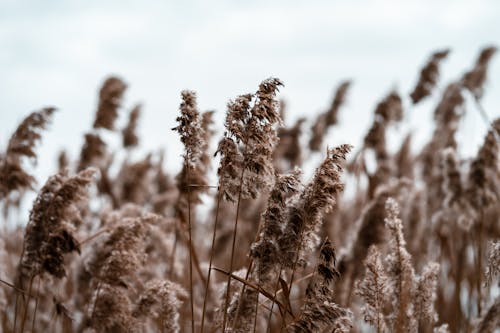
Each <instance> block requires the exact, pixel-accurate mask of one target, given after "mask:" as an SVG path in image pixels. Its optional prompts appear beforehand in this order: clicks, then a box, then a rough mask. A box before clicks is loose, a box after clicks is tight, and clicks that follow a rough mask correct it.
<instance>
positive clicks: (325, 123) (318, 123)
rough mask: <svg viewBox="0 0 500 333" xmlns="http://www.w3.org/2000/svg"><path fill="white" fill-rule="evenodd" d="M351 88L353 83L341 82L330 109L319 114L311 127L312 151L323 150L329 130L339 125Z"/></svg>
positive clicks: (310, 142)
mask: <svg viewBox="0 0 500 333" xmlns="http://www.w3.org/2000/svg"><path fill="white" fill-rule="evenodd" d="M350 86H351V81H343V82H341V83H340V84H339V85H338V87H337V90H336V91H335V96H334V98H333V100H332V104H331V105H330V108H329V109H328V110H326V111H325V112H323V113H321V114H319V115H318V117H317V118H316V120H315V121H314V123H313V125H312V127H311V138H310V139H309V149H311V151H319V150H320V149H321V145H322V144H323V140H324V138H325V136H326V134H327V131H328V128H329V127H331V126H333V125H336V124H337V123H338V113H339V110H340V107H341V106H342V105H343V104H344V103H345V100H346V96H347V92H348V90H349V87H350Z"/></svg>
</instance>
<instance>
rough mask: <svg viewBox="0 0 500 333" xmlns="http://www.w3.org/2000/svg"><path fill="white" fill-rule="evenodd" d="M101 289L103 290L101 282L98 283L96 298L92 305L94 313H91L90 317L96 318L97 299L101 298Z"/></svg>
mask: <svg viewBox="0 0 500 333" xmlns="http://www.w3.org/2000/svg"><path fill="white" fill-rule="evenodd" d="M100 291H101V283H100V282H99V283H98V284H97V291H96V295H95V299H94V304H93V306H92V313H91V314H90V319H93V318H94V313H95V308H96V306H97V299H98V298H99V292H100Z"/></svg>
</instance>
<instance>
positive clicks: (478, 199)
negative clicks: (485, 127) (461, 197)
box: [466, 118, 500, 212]
mask: <svg viewBox="0 0 500 333" xmlns="http://www.w3.org/2000/svg"><path fill="white" fill-rule="evenodd" d="M494 131H496V132H499V131H500V118H498V119H496V120H495V121H494V122H493V124H492V128H491V129H490V130H489V131H488V134H487V135H486V137H485V139H484V143H483V145H482V146H481V148H480V149H479V152H478V154H477V157H476V158H475V159H474V160H473V161H472V163H471V166H470V170H469V177H468V184H467V185H468V186H467V189H466V195H467V196H468V198H469V201H470V203H471V204H472V206H473V207H474V208H475V209H476V210H477V211H478V212H479V211H481V210H482V209H484V208H485V207H487V206H489V205H491V204H493V203H495V202H497V201H498V199H497V197H496V194H495V193H496V191H495V189H494V188H493V186H494V184H495V182H494V179H495V178H496V177H498V171H497V170H498V160H499V158H498V153H499V149H500V145H499V143H498V142H497V140H496V138H495V134H494Z"/></svg>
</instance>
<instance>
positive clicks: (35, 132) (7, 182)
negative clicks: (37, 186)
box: [0, 107, 55, 199]
mask: <svg viewBox="0 0 500 333" xmlns="http://www.w3.org/2000/svg"><path fill="white" fill-rule="evenodd" d="M54 111H55V108H50V107H49V108H45V109H42V110H40V111H37V112H33V113H31V114H30V115H29V116H28V117H26V118H25V119H24V120H23V121H22V122H21V124H20V125H19V126H18V127H17V129H16V131H15V132H14V134H12V136H11V138H10V140H9V143H8V145H7V149H6V151H5V154H4V155H3V156H2V155H1V154H0V199H2V198H4V197H6V196H8V195H9V193H11V192H12V191H22V190H24V189H30V188H32V187H33V184H34V183H35V178H34V177H33V176H32V175H30V174H28V173H27V172H26V171H25V170H24V169H23V167H22V158H31V159H33V160H36V157H37V156H36V153H35V151H34V148H35V146H36V144H37V142H38V141H40V139H41V134H40V133H41V131H42V130H43V129H45V127H46V125H47V123H48V122H49V121H50V119H51V117H52V113H54Z"/></svg>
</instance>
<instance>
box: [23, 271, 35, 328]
mask: <svg viewBox="0 0 500 333" xmlns="http://www.w3.org/2000/svg"><path fill="white" fill-rule="evenodd" d="M34 278H35V275H31V278H30V284H29V288H28V300H27V301H26V305H25V306H24V313H23V318H22V320H21V333H23V332H24V324H25V322H26V317H27V316H28V308H29V305H30V300H31V291H32V289H33V279H34Z"/></svg>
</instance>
